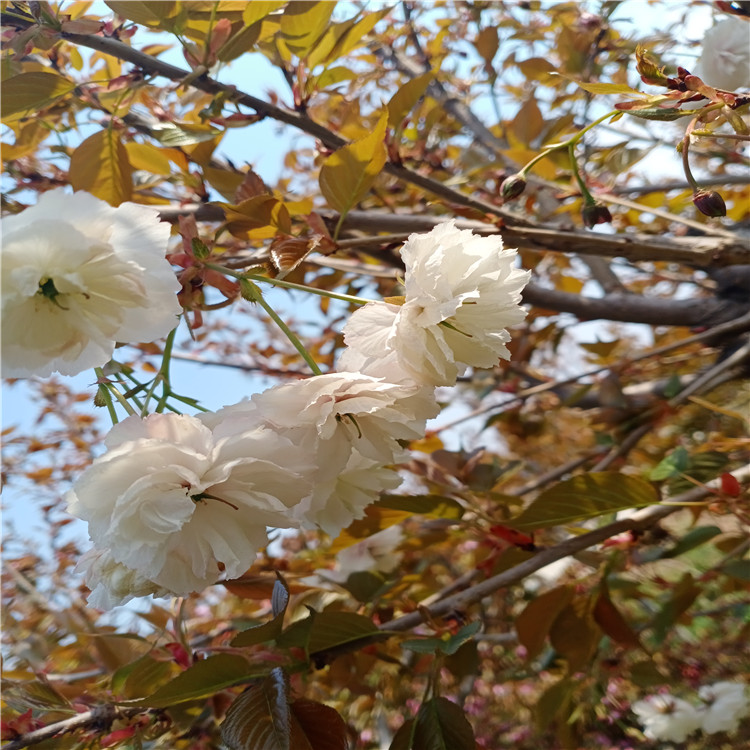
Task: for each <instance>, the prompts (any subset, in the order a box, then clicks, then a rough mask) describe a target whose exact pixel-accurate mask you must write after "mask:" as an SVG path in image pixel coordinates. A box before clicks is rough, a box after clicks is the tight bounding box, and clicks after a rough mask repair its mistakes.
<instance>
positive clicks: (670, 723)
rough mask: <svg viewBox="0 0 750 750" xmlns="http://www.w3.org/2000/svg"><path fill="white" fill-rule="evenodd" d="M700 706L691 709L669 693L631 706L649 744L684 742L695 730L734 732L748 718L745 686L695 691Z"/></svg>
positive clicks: (724, 684) (723, 685)
mask: <svg viewBox="0 0 750 750" xmlns="http://www.w3.org/2000/svg"><path fill="white" fill-rule="evenodd" d="M698 697H699V698H700V699H701V701H702V704H701V705H700V706H698V707H696V706H694V705H693V704H692V703H689V702H688V701H686V700H683V699H681V698H675V697H674V696H672V695H669V694H668V693H663V694H659V695H649V696H648V697H646V698H644V699H643V700H640V701H636V702H635V703H634V704H633V705H632V709H633V713H635V714H636V716H637V717H638V720H639V721H640V723H641V725H642V726H643V729H644V732H643V733H644V734H645V735H646V737H648V738H649V739H651V740H662V741H668V742H684V741H685V740H686V739H687V738H688V736H689V735H691V734H692V733H693V732H696V731H698V730H701V731H703V732H704V733H705V734H716V733H717V732H728V733H733V732H736V731H737V729H738V728H739V724H740V721H741V720H742V719H743V718H745V717H747V716H750V700H748V697H747V693H746V690H745V685H743V684H740V683H736V682H717V683H715V684H713V685H705V686H704V687H702V688H701V689H700V690H699V691H698Z"/></svg>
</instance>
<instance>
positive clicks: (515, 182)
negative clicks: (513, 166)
mask: <svg viewBox="0 0 750 750" xmlns="http://www.w3.org/2000/svg"><path fill="white" fill-rule="evenodd" d="M524 190H526V180H525V179H524V177H523V175H522V174H521V173H520V172H516V174H512V175H511V176H510V177H506V178H505V179H504V180H503V181H502V183H501V185H500V195H502V196H503V200H506V201H512V200H513V199H514V198H518V196H519V195H521V193H522V192H523V191H524Z"/></svg>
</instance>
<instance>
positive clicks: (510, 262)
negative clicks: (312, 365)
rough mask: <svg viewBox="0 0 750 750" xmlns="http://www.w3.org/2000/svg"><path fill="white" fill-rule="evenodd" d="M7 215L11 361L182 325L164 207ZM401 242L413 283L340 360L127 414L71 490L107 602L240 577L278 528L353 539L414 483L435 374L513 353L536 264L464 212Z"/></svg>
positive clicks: (96, 205)
mask: <svg viewBox="0 0 750 750" xmlns="http://www.w3.org/2000/svg"><path fill="white" fill-rule="evenodd" d="M6 227H7V229H6V231H7V234H6V243H5V245H4V248H3V261H4V266H3V277H2V278H3V313H4V319H3V326H5V325H6V323H7V324H8V325H9V329H8V336H7V338H6V337H5V336H4V341H3V345H4V347H7V351H6V350H4V354H6V353H7V355H8V362H7V363H6V364H7V366H8V369H9V370H10V372H7V371H6V375H7V374H12V375H13V376H20V375H28V374H39V375H45V374H49V373H51V372H52V371H54V370H58V371H59V372H61V373H65V374H73V373H77V372H80V371H82V370H84V369H86V368H88V367H92V366H100V365H102V364H104V363H105V362H106V361H107V360H108V359H109V358H110V356H111V354H112V351H113V348H114V346H115V343H116V342H118V341H119V342H136V341H145V340H151V339H153V338H156V337H159V336H163V335H165V334H166V333H167V332H168V331H170V330H171V329H172V328H173V327H174V324H175V322H176V315H177V314H178V313H179V305H178V303H177V302H176V298H175V292H176V291H177V289H178V286H179V285H178V282H177V280H176V279H175V275H174V273H173V272H172V270H171V269H170V267H169V264H168V263H167V262H166V260H165V251H166V247H165V246H166V241H167V239H168V234H169V231H168V229H167V227H166V226H165V225H162V224H159V223H158V221H157V220H156V216H155V214H154V213H153V212H152V211H151V210H150V209H148V208H145V207H141V206H135V205H130V204H123V205H122V206H120V207H118V208H111V207H110V206H108V205H107V204H104V203H102V202H101V201H99V200H97V199H96V198H93V197H92V196H90V195H87V194H85V193H76V194H75V195H73V196H70V195H66V194H65V193H62V192H60V191H52V192H51V193H47V194H45V195H43V196H42V197H41V199H40V201H39V203H38V204H37V206H35V207H34V208H31V209H28V210H26V211H24V212H23V213H22V214H20V215H19V216H16V217H11V218H10V219H9V220H8V222H7V224H6ZM402 255H403V259H404V264H405V268H406V273H405V280H404V283H405V291H406V294H405V297H404V298H403V300H401V301H400V302H399V304H396V303H394V302H393V301H389V302H374V303H369V304H367V305H366V306H365V307H363V308H362V309H360V310H358V311H357V312H356V313H355V314H354V315H353V316H352V319H351V321H350V322H349V323H348V324H347V326H346V328H345V332H344V333H345V341H346V344H347V347H348V348H347V350H346V352H345V354H344V355H343V357H342V361H341V363H340V366H339V369H338V371H337V372H330V373H327V374H322V375H316V376H314V377H310V378H308V379H305V380H300V381H296V382H290V383H285V384H282V385H279V386H276V387H273V388H269V389H268V390H266V391H263V392H262V393H257V394H255V395H253V396H252V398H250V399H248V400H245V401H242V402H240V403H238V404H233V405H231V406H226V407H224V408H223V409H220V410H219V411H217V412H207V413H204V414H200V415H199V416H188V415H180V414H174V413H156V414H150V415H148V416H146V417H144V418H141V417H139V416H135V415H134V416H130V417H128V418H127V419H125V420H124V421H122V422H120V423H119V424H116V425H115V426H114V427H113V428H112V430H111V432H110V433H109V435H108V436H107V439H106V441H105V447H106V452H105V453H104V454H103V455H102V456H100V457H98V458H97V459H95V461H94V462H93V464H92V465H91V466H90V467H89V468H88V469H87V470H86V471H85V472H84V473H83V474H82V475H81V477H80V478H79V479H78V481H77V482H76V483H75V485H74V486H73V488H72V489H71V490H70V492H69V493H68V497H67V502H68V509H69V511H70V513H71V514H72V515H74V516H76V517H78V518H80V519H82V520H84V521H86V522H87V523H88V529H89V535H90V537H91V539H92V541H93V543H94V548H93V549H92V550H91V551H90V552H89V553H87V554H86V555H85V556H84V557H83V558H82V559H81V561H80V563H79V566H78V570H79V572H81V573H82V574H83V575H84V577H85V580H86V582H87V584H88V586H89V588H90V589H91V590H92V594H91V598H90V601H91V603H92V604H93V605H95V606H98V607H102V608H110V607H112V606H114V605H116V604H120V603H123V602H125V601H127V600H129V599H130V598H132V597H135V596H145V595H150V594H153V595H156V596H164V595H169V594H175V595H187V594H190V593H192V592H196V591H200V590H202V589H203V588H205V587H206V586H209V585H211V584H213V583H215V582H217V581H219V580H221V579H226V578H233V577H237V576H240V575H241V574H242V573H244V572H245V571H246V570H247V569H248V568H249V567H250V566H251V564H252V562H253V560H254V558H255V555H256V552H257V550H258V549H259V548H261V547H263V546H265V544H266V543H267V542H268V536H267V531H266V530H267V528H268V527H274V528H320V529H322V530H323V531H325V532H326V533H328V534H330V535H336V534H338V533H339V532H340V531H341V529H342V528H345V527H346V526H348V525H349V524H350V523H351V522H352V521H353V520H355V519H357V518H361V517H362V516H363V514H364V510H365V508H366V507H367V506H368V505H370V504H371V503H372V502H374V501H375V500H377V499H378V497H379V496H380V493H382V492H383V491H384V490H389V489H394V488H395V487H397V486H398V485H399V484H400V482H401V478H400V476H399V474H398V473H397V471H396V470H395V468H394V466H395V465H397V464H398V463H400V462H403V461H404V460H405V458H406V455H407V454H406V453H405V450H404V448H403V446H404V445H406V444H407V443H408V442H409V441H411V440H414V439H418V438H421V437H422V436H423V435H424V432H425V423H426V420H428V419H430V418H432V417H434V416H436V415H437V413H438V411H439V407H438V404H437V401H436V398H435V387H436V386H441V385H452V384H454V383H455V382H456V378H457V377H458V375H459V374H460V373H461V372H463V370H464V369H465V368H466V367H467V366H472V367H490V366H493V365H495V364H496V363H497V361H498V358H500V357H503V358H506V359H507V358H508V357H509V356H510V355H509V352H508V350H507V348H506V344H507V342H508V341H509V339H510V335H509V334H508V332H507V331H506V330H505V329H506V327H507V326H510V325H513V324H515V323H518V322H520V321H521V320H522V319H523V317H524V314H525V313H524V311H523V310H522V308H521V307H520V306H519V302H520V293H521V289H522V288H523V286H524V284H525V283H526V281H527V278H528V274H527V273H526V272H523V271H519V270H517V269H516V268H515V267H514V261H515V251H510V250H504V249H503V247H502V241H501V240H500V239H499V238H498V237H478V236H476V235H473V234H472V233H471V232H469V231H461V230H459V229H457V228H456V227H455V224H454V222H450V221H449V222H447V223H445V224H441V225H439V226H438V227H436V228H435V229H434V230H433V231H431V232H429V233H427V234H424V235H412V236H411V237H410V238H409V240H408V241H407V243H406V244H405V245H404V247H403V251H402ZM6 292H7V294H6ZM6 305H7V310H6ZM6 312H7V315H6V314H5V313H6ZM19 316H20V317H23V318H24V319H25V321H26V322H25V327H24V326H21V325H20V323H19V321H20V317H19ZM21 331H23V333H22V334H21V333H20V332H21ZM3 333H4V334H5V328H4V330H3Z"/></svg>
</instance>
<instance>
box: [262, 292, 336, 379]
mask: <svg viewBox="0 0 750 750" xmlns="http://www.w3.org/2000/svg"><path fill="white" fill-rule="evenodd" d="M253 301H254V302H257V303H258V304H259V305H260V306H261V307H262V308H263V309H264V310H265V311H266V312H267V313H268V316H269V317H270V318H271V320H273V322H274V323H276V325H277V326H278V327H279V328H280V329H281V330H282V331H283V332H284V335H285V336H286V337H287V338H288V339H289V341H291V342H292V346H293V347H294V348H295V349H296V350H297V351H298V352H299V355H300V356H301V357H302V359H304V360H305V362H307V364H308V366H309V367H310V369H311V370H312V371H313V374H314V375H322V374H323V373H322V371H321V369H320V367H318V363H317V362H316V361H315V360H314V359H313V358H312V356H311V354H310V352H308V351H307V349H305V347H304V345H303V344H302V342H301V341H300V340H299V338H297V334H295V333H294V331H292V329H291V328H289V326H288V325H287V324H286V323H285V322H284V321H283V320H282V319H281V318H280V317H279V316H278V314H277V313H276V311H275V310H274V309H273V308H272V307H271V305H269V304H268V302H266V300H265V299H263V295H262V294H258V295H257V296H256V297H255V299H254V300H253Z"/></svg>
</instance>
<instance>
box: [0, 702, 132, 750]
mask: <svg viewBox="0 0 750 750" xmlns="http://www.w3.org/2000/svg"><path fill="white" fill-rule="evenodd" d="M139 713H144V710H143V709H142V708H119V707H118V706H112V705H108V704H103V705H101V706H97V707H96V708H94V709H92V710H91V711H85V712H84V713H81V714H78V715H77V716H72V717H71V718H69V719H63V720H62V721H56V722H54V723H53V724H48V725H47V726H46V727H41V728H40V729H34V730H33V731H31V732H26V733H25V734H22V735H21V736H20V737H17V738H16V739H14V740H11V741H10V742H9V743H8V744H7V745H3V750H20V748H23V747H30V746H31V745H38V744H39V743H40V742H44V741H45V740H48V739H50V738H52V737H57V736H58V735H60V734H65V733H67V732H73V731H75V730H76V729H87V728H90V729H93V728H101V727H102V726H106V727H109V726H111V725H112V722H114V721H115V720H116V719H120V718H121V719H127V718H130V717H131V716H137V715H138V714H139Z"/></svg>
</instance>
